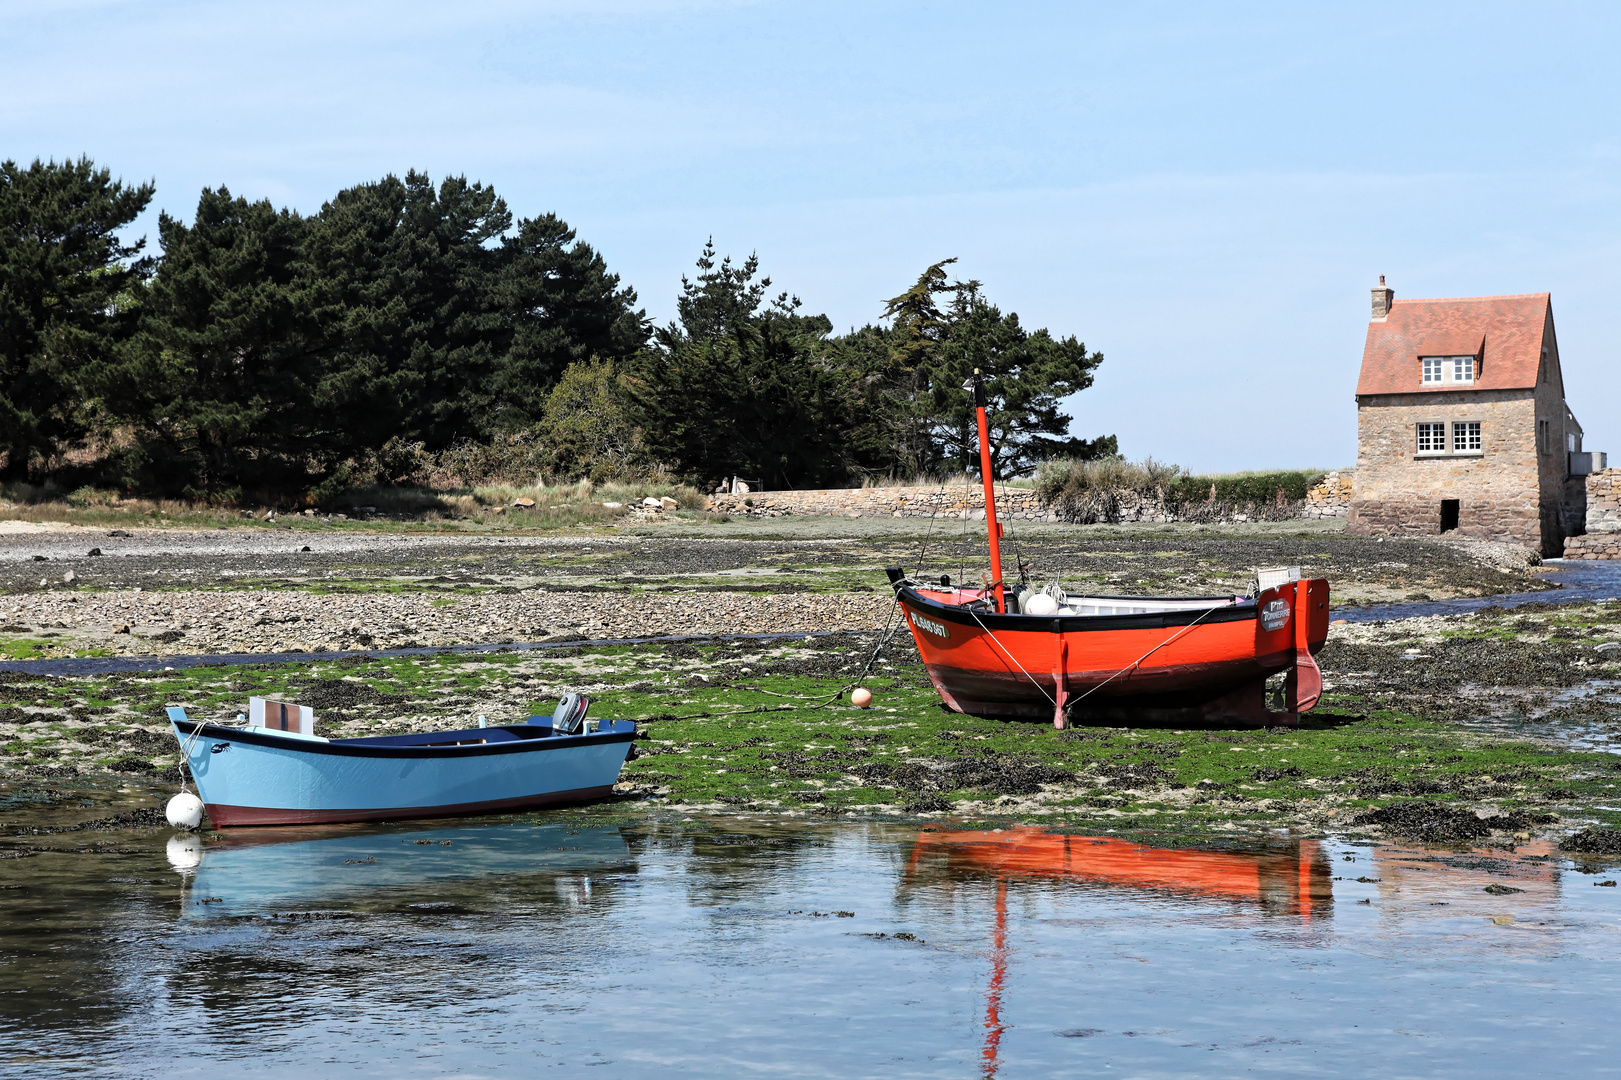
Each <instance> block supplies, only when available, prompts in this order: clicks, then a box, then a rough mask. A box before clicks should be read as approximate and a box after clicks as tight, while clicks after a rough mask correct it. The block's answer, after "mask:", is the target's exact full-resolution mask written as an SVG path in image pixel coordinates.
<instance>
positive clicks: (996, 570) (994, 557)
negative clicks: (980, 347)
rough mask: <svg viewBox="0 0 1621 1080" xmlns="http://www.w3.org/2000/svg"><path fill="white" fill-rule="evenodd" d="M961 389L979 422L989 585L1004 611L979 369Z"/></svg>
mask: <svg viewBox="0 0 1621 1080" xmlns="http://www.w3.org/2000/svg"><path fill="white" fill-rule="evenodd" d="M963 389H964V390H971V391H972V392H973V394H974V416H975V417H976V418H977V419H978V421H979V478H980V480H981V481H982V482H983V483H984V485H985V531H986V532H987V533H989V534H990V540H991V573H992V574H994V575H995V578H994V579H993V580H992V581H991V588H992V589H993V590H994V591H995V594H996V610H997V611H998V612H1003V611H1006V610H1007V602H1006V599H1005V598H1004V597H1003V594H1002V589H1003V586H1002V544H1001V540H1002V526H1001V525H999V524H997V521H996V487H995V483H996V482H995V478H994V477H992V475H991V436H990V428H989V426H988V425H987V424H986V421H985V383H984V381H983V380H981V379H980V377H979V369H978V368H975V369H974V374H973V377H972V378H970V379H969V380H968V381H967V382H966V383H964V384H963Z"/></svg>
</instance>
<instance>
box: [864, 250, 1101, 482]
mask: <svg viewBox="0 0 1621 1080" xmlns="http://www.w3.org/2000/svg"><path fill="white" fill-rule="evenodd" d="M955 261H956V260H954V259H946V260H944V261H942V262H938V263H935V264H934V265H933V266H930V267H929V268H928V269H926V270H924V271H923V273H922V274H921V275H919V277H918V280H917V282H916V283H915V284H914V285H913V286H912V287H911V288H910V289H908V290H907V291H906V292H904V293H902V294H901V295H900V296H897V297H895V298H894V299H892V300H890V301H889V303H888V305H887V306H886V308H885V312H884V314H885V316H886V317H888V318H890V319H892V320H893V325H892V329H891V331H890V350H889V351H890V364H889V366H888V368H887V369H886V370H885V372H884V373H883V377H882V378H881V379H880V380H878V385H879V390H878V393H879V395H880V396H881V397H883V398H884V399H886V405H885V408H884V409H882V410H879V411H880V412H881V413H883V414H884V415H887V416H888V417H889V418H890V425H891V428H892V430H893V433H894V438H893V452H894V462H895V467H896V469H898V470H899V471H900V472H902V473H903V474H905V475H916V474H917V473H918V472H922V471H927V470H930V469H936V468H941V467H950V468H961V469H964V470H967V471H971V472H977V471H978V469H979V450H978V442H979V433H978V425H977V422H976V420H975V416H974V407H973V401H972V398H971V395H969V394H968V392H967V391H965V390H964V389H963V384H964V383H965V382H966V381H967V379H968V377H969V376H970V375H971V374H972V373H973V371H974V369H976V368H978V369H979V370H980V371H981V373H982V376H983V378H984V381H985V390H986V395H987V401H988V404H989V408H988V409H987V421H988V426H989V429H990V443H991V469H992V471H993V472H994V473H995V474H996V475H997V476H1000V477H1006V476H1017V475H1020V474H1022V473H1025V472H1028V471H1029V470H1030V469H1031V467H1033V465H1034V464H1035V462H1037V461H1040V460H1043V459H1045V458H1048V457H1053V456H1057V455H1060V454H1072V455H1075V456H1081V457H1089V456H1096V455H1098V454H1100V453H1103V452H1105V451H1107V450H1109V448H1112V447H1113V445H1114V442H1113V436H1105V437H1103V438H1102V439H1098V440H1082V439H1070V438H1067V437H1066V433H1067V431H1068V429H1069V423H1070V417H1069V416H1068V415H1066V414H1065V413H1063V412H1061V411H1060V409H1059V406H1060V404H1061V402H1062V401H1063V399H1064V398H1066V397H1068V396H1069V395H1071V394H1074V393H1077V392H1079V391H1081V390H1084V389H1086V388H1087V387H1089V386H1091V385H1092V372H1093V370H1094V369H1096V367H1097V366H1098V365H1099V364H1100V363H1102V362H1103V355H1102V354H1101V353H1088V352H1087V351H1086V346H1085V345H1084V344H1082V343H1081V342H1080V341H1078V340H1076V339H1075V338H1074V337H1067V338H1055V337H1053V336H1052V334H1050V333H1049V332H1048V331H1047V330H1045V329H1042V330H1037V331H1035V332H1033V333H1031V332H1027V331H1026V330H1025V329H1024V328H1023V327H1022V326H1021V325H1020V323H1019V317H1018V315H1017V314H1014V313H1012V312H1009V313H1008V314H1007V315H1003V314H1002V312H1001V311H1000V309H998V308H997V307H996V306H995V305H994V304H992V303H990V302H989V301H988V300H986V299H985V297H984V295H983V294H982V293H981V291H980V290H981V286H980V283H979V282H977V281H966V282H964V281H951V280H950V279H949V278H948V277H947V275H946V271H945V268H946V267H947V266H949V265H950V264H951V263H953V262H955ZM939 296H944V297H948V298H949V299H948V301H947V303H946V305H945V306H944V307H942V306H941V305H940V303H939V302H938V301H937V300H936V297H939Z"/></svg>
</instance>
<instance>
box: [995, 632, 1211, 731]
mask: <svg viewBox="0 0 1621 1080" xmlns="http://www.w3.org/2000/svg"><path fill="white" fill-rule="evenodd" d="M963 610H964V611H966V612H968V614H969V615H970V616H972V617H973V620H974V621H975V622H976V623H979V628H980V629H981V630H983V631H985V636H986V637H988V638H990V639H991V642H992V643H993V644H994V645H995V646H996V647H997V648H998V649H1001V650H1002V652H1004V653H1006V654H1007V658H1008V659H1009V660H1012V661H1013V666H1014V667H1016V668H1018V669H1019V671H1020V672H1021V673H1023V675H1024V677H1025V678H1027V679H1029V680H1030V685H1032V686H1034V687H1035V688H1036V689H1037V690H1040V691H1041V696H1042V697H1044V698H1046V699H1047V700H1048V701H1049V702H1051V703H1052V706H1053V708H1055V709H1056V708H1057V707H1058V702H1057V700H1056V699H1055V698H1054V697H1053V696H1052V695H1051V694H1049V693H1047V688H1046V687H1044V686H1042V685H1041V683H1039V682H1037V681H1036V677H1035V676H1034V675H1032V674H1030V673H1029V672H1028V671H1025V669H1024V665H1023V664H1021V663H1019V658H1018V657H1016V656H1014V655H1013V653H1012V652H1011V651H1010V650H1009V649H1008V647H1007V646H1006V645H1003V644H1002V643H1001V642H1000V641H998V640H997V637H996V633H995V632H994V631H993V630H992V629H991V628H990V627H988V626H986V625H985V623H984V621H983V620H981V619H980V617H979V614H978V613H977V612H975V611H974V609H973V608H967V607H965V608H963ZM1216 610H1217V608H1215V607H1210V608H1206V609H1205V612H1204V614H1203V615H1200V616H1199V617H1198V618H1197V619H1194V620H1193V621H1192V622H1190V623H1188V625H1186V626H1184V627H1182V629H1180V630H1178V631H1177V632H1176V633H1174V634H1172V635H1171V636H1170V637H1168V638H1166V639H1165V640H1164V641H1162V642H1160V643H1159V644H1158V645H1155V646H1154V647H1153V648H1152V649H1149V650H1148V651H1147V652H1145V653H1143V654H1142V655H1141V656H1139V657H1138V658H1137V659H1135V660H1133V661H1132V662H1131V663H1129V664H1127V665H1126V666H1125V667H1123V668H1121V669H1120V670H1119V671H1117V672H1115V673H1114V674H1113V675H1110V676H1109V677H1108V678H1107V679H1104V680H1103V681H1102V682H1100V683H1098V684H1097V685H1095V686H1093V687H1092V688H1091V689H1089V690H1087V691H1086V693H1084V694H1077V695H1075V697H1074V698H1073V699H1072V700H1071V704H1073V703H1074V702H1076V701H1080V700H1081V699H1082V698H1085V697H1088V696H1090V695H1091V694H1094V693H1096V692H1097V691H1099V690H1101V689H1103V688H1104V687H1105V686H1107V685H1109V684H1110V683H1112V682H1114V681H1115V680H1116V679H1118V678H1119V677H1120V676H1122V675H1124V674H1125V673H1126V672H1128V671H1131V670H1133V669H1135V668H1137V667H1138V666H1140V665H1141V664H1142V662H1143V661H1144V660H1147V659H1148V658H1149V657H1150V656H1153V655H1154V654H1155V653H1157V652H1159V651H1160V650H1161V649H1163V648H1165V646H1167V645H1170V644H1171V643H1173V642H1175V641H1176V640H1177V639H1178V638H1180V637H1182V636H1183V635H1184V634H1186V633H1188V631H1190V630H1192V629H1193V628H1194V627H1195V626H1198V625H1199V624H1200V623H1201V622H1203V621H1204V620H1205V619H1206V618H1207V617H1208V616H1209V615H1210V614H1211V613H1212V612H1214V611H1216Z"/></svg>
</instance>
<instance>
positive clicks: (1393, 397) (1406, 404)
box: [1346, 390, 1563, 555]
mask: <svg viewBox="0 0 1621 1080" xmlns="http://www.w3.org/2000/svg"><path fill="white" fill-rule="evenodd" d="M1536 405H1537V403H1536V401H1535V398H1534V395H1533V393H1532V392H1531V391H1511V390H1499V391H1480V390H1476V391H1454V392H1430V393H1425V394H1381V395H1368V396H1366V397H1363V398H1360V399H1359V400H1358V401H1357V468H1356V493H1355V496H1354V497H1353V498H1352V499H1351V505H1350V514H1349V517H1348V520H1347V523H1346V529H1347V531H1348V532H1351V533H1356V534H1359V535H1364V536H1370V535H1391V534H1435V533H1439V532H1440V531H1441V502H1442V500H1443V499H1457V500H1458V504H1459V506H1458V511H1459V513H1458V532H1459V533H1460V534H1462V535H1464V536H1476V537H1481V538H1483V539H1488V540H1506V541H1510V542H1513V543H1518V544H1524V545H1527V546H1529V547H1533V548H1537V549H1539V550H1542V551H1543V553H1544V554H1545V555H1557V554H1559V551H1558V550H1557V544H1558V541H1559V540H1562V539H1563V537H1562V536H1559V535H1557V534H1558V532H1559V530H1558V529H1557V528H1555V529H1554V530H1553V532H1554V533H1555V534H1556V535H1555V536H1554V537H1552V538H1551V539H1552V540H1553V541H1554V548H1555V549H1554V550H1549V544H1548V542H1547V541H1548V539H1550V538H1549V537H1546V536H1545V529H1544V519H1545V516H1546V515H1545V507H1544V502H1545V500H1544V497H1543V485H1542V477H1541V471H1542V464H1543V463H1542V462H1541V461H1539V460H1538V459H1539V455H1538V453H1537V445H1536V420H1537V415H1536V413H1537V408H1536ZM1452 420H1478V421H1480V425H1481V454H1480V455H1479V456H1475V457H1453V456H1446V457H1423V458H1421V457H1418V456H1417V445H1418V443H1417V432H1416V429H1415V425H1416V424H1418V423H1419V422H1421V421H1452ZM1557 502H1558V500H1557V498H1556V499H1555V500H1554V504H1555V506H1557Z"/></svg>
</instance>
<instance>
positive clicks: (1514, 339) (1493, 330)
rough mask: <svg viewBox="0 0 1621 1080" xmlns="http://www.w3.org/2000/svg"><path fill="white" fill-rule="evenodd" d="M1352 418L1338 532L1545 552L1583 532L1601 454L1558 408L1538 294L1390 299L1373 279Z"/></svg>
mask: <svg viewBox="0 0 1621 1080" xmlns="http://www.w3.org/2000/svg"><path fill="white" fill-rule="evenodd" d="M1356 412H1357V467H1356V489H1355V493H1354V495H1353V497H1352V499H1351V506H1350V511H1349V514H1348V520H1347V526H1346V527H1347V529H1348V531H1350V532H1353V533H1358V534H1361V535H1379V534H1383V535H1390V534H1425V533H1443V532H1450V531H1453V530H1456V531H1457V532H1459V533H1460V534H1463V535H1466V536H1478V537H1482V538H1485V539H1491V540H1508V541H1512V542H1515V543H1520V544H1524V545H1526V546H1527V547H1532V548H1535V549H1537V550H1539V551H1541V553H1542V554H1543V555H1546V556H1557V555H1559V554H1561V553H1562V552H1563V550H1564V542H1565V537H1567V536H1572V535H1578V534H1580V533H1581V532H1583V531H1584V528H1585V525H1584V521H1585V517H1586V510H1587V486H1586V474H1587V473H1588V472H1591V471H1592V468H1593V466H1594V464H1597V467H1598V468H1603V467H1604V466H1603V460H1602V459H1603V455H1602V454H1589V453H1586V452H1584V451H1583V449H1582V428H1581V425H1580V424H1579V423H1577V422H1576V417H1575V415H1574V414H1573V413H1572V412H1571V410H1570V407H1569V406H1568V405H1566V404H1565V381H1564V377H1563V375H1562V374H1561V372H1560V367H1559V341H1558V339H1557V338H1556V337H1555V335H1554V326H1553V306H1552V304H1551V302H1550V299H1549V295H1548V294H1547V293H1530V294H1527V295H1524V296H1478V297H1467V298H1459V299H1449V300H1397V299H1396V298H1395V293H1394V292H1393V291H1392V290H1391V289H1389V288H1386V287H1385V279H1384V277H1383V276H1381V277H1380V278H1379V287H1378V288H1376V289H1374V290H1373V317H1372V320H1371V321H1370V322H1369V323H1368V337H1367V342H1366V344H1365V345H1364V346H1363V350H1362V371H1361V374H1360V376H1359V377H1358V379H1357V387H1356ZM1595 458H1597V459H1599V460H1598V461H1597V462H1596V463H1595V461H1594V460H1593V459H1595Z"/></svg>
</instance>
